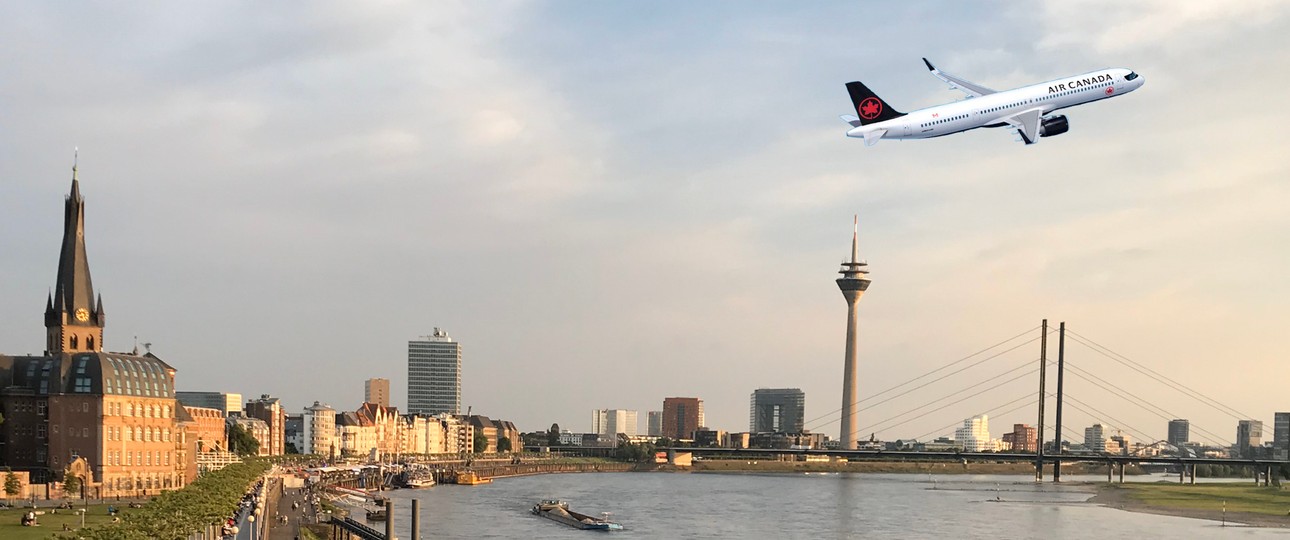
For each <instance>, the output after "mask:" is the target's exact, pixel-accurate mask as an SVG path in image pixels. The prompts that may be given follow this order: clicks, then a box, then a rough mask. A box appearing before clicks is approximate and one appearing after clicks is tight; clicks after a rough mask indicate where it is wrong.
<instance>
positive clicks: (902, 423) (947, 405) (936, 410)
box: [856, 368, 1039, 432]
mask: <svg viewBox="0 0 1290 540" xmlns="http://www.w3.org/2000/svg"><path fill="white" fill-rule="evenodd" d="M1038 371H1039V368H1034V369H1032V370H1030V371H1027V372H1025V373H1022V374H1021V375H1018V376H1016V377H1013V378H1011V379H1008V380H1006V381H1003V382H1001V383H999V384H996V385H994V386H991V387H989V388H986V389H984V390H981V391H980V392H977V393H975V394H972V395H969V396H964V397H962V398H960V399H957V400H954V401H951V402H949V403H946V404H945V405H942V406H940V407H937V408H935V409H932V410H930V411H927V412H925V413H923V414H920V415H918V416H914V417H912V418H907V419H905V420H902V421H900V422H898V423H896V424H892V425H890V426H886V427H884V428H882V429H883V430H888V429H894V428H897V427H900V426H903V425H905V424H908V423H909V422H912V421H914V420H917V419H919V418H922V417H924V416H927V415H929V414H932V413H934V412H939V411H942V410H945V409H947V408H949V407H951V406H953V405H957V404H959V403H962V402H964V401H967V400H969V399H972V398H974V397H976V396H979V395H981V394H984V393H986V392H989V391H991V390H994V389H996V388H998V387H1000V386H1003V385H1005V384H1008V383H1011V382H1013V381H1016V380H1018V379H1021V378H1022V377H1027V376H1030V375H1033V374H1035V373H1037V372H1038ZM974 386H979V385H974ZM938 401H939V400H938ZM933 403H935V402H933ZM923 407H926V405H922V406H919V407H918V408H915V409H913V410H910V411H906V412H903V413H900V414H898V415H896V416H893V417H890V418H887V419H885V420H882V421H879V422H876V423H873V424H869V425H868V426H865V427H862V428H859V429H857V430H856V431H857V432H865V431H869V430H870V429H873V428H875V427H877V426H879V425H882V424H885V423H887V422H890V421H892V420H895V419H896V418H899V417H901V416H904V415H906V414H909V413H911V412H914V411H916V410H918V409H921V408H923ZM875 431H877V430H875Z"/></svg>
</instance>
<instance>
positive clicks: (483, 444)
mask: <svg viewBox="0 0 1290 540" xmlns="http://www.w3.org/2000/svg"><path fill="white" fill-rule="evenodd" d="M485 450H488V437H485V436H484V434H483V433H480V432H478V431H476V432H475V453H476V454H478V453H482V452H484V451H485Z"/></svg>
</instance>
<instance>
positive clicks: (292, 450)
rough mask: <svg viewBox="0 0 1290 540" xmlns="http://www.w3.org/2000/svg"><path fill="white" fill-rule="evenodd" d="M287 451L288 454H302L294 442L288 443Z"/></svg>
mask: <svg viewBox="0 0 1290 540" xmlns="http://www.w3.org/2000/svg"><path fill="white" fill-rule="evenodd" d="M286 451H287V453H288V454H299V453H300V449H299V448H296V443H293V442H288V443H287V447H286Z"/></svg>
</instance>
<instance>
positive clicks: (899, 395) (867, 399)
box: [802, 326, 1052, 427]
mask: <svg viewBox="0 0 1290 540" xmlns="http://www.w3.org/2000/svg"><path fill="white" fill-rule="evenodd" d="M1038 328H1039V326H1035V327H1034V328H1030V329H1028V330H1026V331H1025V332H1022V333H1020V334H1017V335H1015V336H1012V337H1010V338H1008V339H1005V340H1003V341H1000V342H998V343H995V344H994V345H991V346H989V347H986V348H984V349H981V350H979V351H977V352H974V353H972V354H969V355H967V356H964V357H963V358H959V359H958V360H955V361H953V362H950V363H948V364H945V365H943V366H941V367H938V368H936V369H933V370H931V371H929V372H927V373H924V374H922V375H919V376H917V377H914V378H912V379H909V380H907V381H905V382H902V383H900V384H897V385H895V386H892V387H890V388H887V389H886V390H883V391H881V392H878V393H876V394H874V395H872V396H869V397H867V398H864V399H860V400H857V401H856V402H855V404H856V405H859V404H861V403H864V402H866V401H869V400H871V399H875V398H877V397H878V396H881V395H883V394H886V393H888V392H891V391H893V390H895V389H897V388H900V387H902V386H906V385H909V384H911V383H913V382H915V381H918V380H919V379H922V378H925V377H929V376H931V375H932V374H935V373H936V372H938V371H942V370H944V369H948V368H949V367H951V366H953V365H955V364H959V363H962V362H965V361H967V360H971V359H972V358H974V357H976V356H978V355H980V354H983V353H986V352H988V351H990V350H991V349H994V348H997V347H1000V346H1002V345H1005V344H1007V343H1008V342H1010V341H1014V340H1016V339H1017V338H1020V337H1022V336H1025V335H1026V334H1028V333H1030V332H1033V331H1035V330H1036V329H1038ZM1049 333H1052V332H1051V331H1050V332H1049ZM1038 340H1039V338H1033V339H1030V340H1028V341H1026V342H1024V343H1021V344H1020V345H1016V346H1013V347H1011V348H1009V349H1006V350H1003V351H1000V352H998V353H995V354H993V355H990V356H988V357H986V358H983V359H981V360H979V361H977V362H973V363H972V364H969V365H967V366H964V367H962V368H960V369H958V370H956V371H953V372H951V373H947V374H945V375H943V376H941V377H938V378H936V379H934V380H931V381H927V382H925V383H923V384H920V385H918V386H916V387H914V388H910V389H907V390H905V391H904V392H901V393H900V394H897V395H895V396H892V397H889V398H887V399H884V400H882V401H880V402H878V403H875V404H873V405H870V407H873V406H877V405H881V404H883V403H886V402H888V401H891V400H893V399H897V398H900V397H903V396H905V395H908V394H909V393H911V392H914V391H916V390H919V389H922V388H924V387H926V386H928V385H930V384H933V383H936V382H940V381H942V380H944V379H946V378H947V377H951V376H954V375H957V374H959V373H962V372H963V371H965V370H967V369H970V368H973V367H976V366H978V365H981V364H983V363H985V362H987V361H989V360H993V359H995V358H998V357H1000V356H1002V355H1004V354H1007V353H1010V352H1012V351H1014V350H1017V349H1019V348H1021V347H1024V346H1026V345H1029V344H1031V343H1034V342H1035V341H1038ZM842 409H843V407H839V408H837V409H834V410H832V411H830V412H827V413H824V414H822V415H820V416H817V417H815V418H812V419H810V420H807V421H806V422H803V423H802V425H803V427H805V426H808V425H815V423H816V422H818V421H819V420H821V419H824V418H827V417H830V416H833V415H835V414H838V413H840V412H842ZM857 412H859V411H857ZM832 423H833V421H829V422H826V423H825V424H822V425H829V424H832Z"/></svg>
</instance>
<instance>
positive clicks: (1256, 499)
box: [1089, 483, 1290, 528]
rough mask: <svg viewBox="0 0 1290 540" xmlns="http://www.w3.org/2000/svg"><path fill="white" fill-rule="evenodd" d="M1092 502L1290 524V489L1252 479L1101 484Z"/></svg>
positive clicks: (1242, 521)
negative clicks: (1251, 482)
mask: <svg viewBox="0 0 1290 540" xmlns="http://www.w3.org/2000/svg"><path fill="white" fill-rule="evenodd" d="M1089 502H1091V503H1095V504H1100V505H1102V506H1106V507H1108V508H1115V509H1119V510H1125V511H1128V512H1142V513H1147V514H1160V515H1166V516H1177V517H1188V518H1195V519H1208V520H1213V521H1226V522H1227V523H1230V524H1243V525H1249V526H1255V527H1279V528H1290V491H1282V490H1281V489H1280V488H1277V487H1257V486H1252V485H1249V484H1248V483H1240V484H1195V485H1179V484H1164V483H1156V484H1146V483H1144V484H1111V485H1104V486H1101V487H1099V488H1098V492H1097V495H1095V496H1093V498H1091V499H1089ZM1224 506H1226V511H1224Z"/></svg>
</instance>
